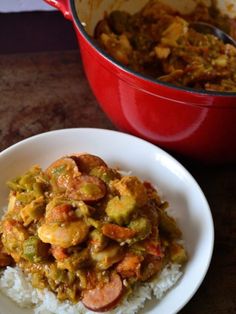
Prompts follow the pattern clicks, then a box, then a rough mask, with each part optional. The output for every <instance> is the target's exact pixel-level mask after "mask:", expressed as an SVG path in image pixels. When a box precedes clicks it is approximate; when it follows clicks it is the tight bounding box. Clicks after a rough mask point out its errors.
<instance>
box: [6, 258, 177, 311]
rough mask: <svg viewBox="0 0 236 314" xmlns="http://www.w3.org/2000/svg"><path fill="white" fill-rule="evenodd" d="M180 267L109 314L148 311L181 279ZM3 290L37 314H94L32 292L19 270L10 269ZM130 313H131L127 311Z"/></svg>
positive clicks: (138, 290)
mask: <svg viewBox="0 0 236 314" xmlns="http://www.w3.org/2000/svg"><path fill="white" fill-rule="evenodd" d="M181 275H182V272H181V271H180V265H177V264H170V265H167V266H166V267H165V268H164V269H163V270H162V272H161V273H160V275H159V276H158V278H156V279H154V280H153V281H151V282H148V283H143V284H141V285H139V286H137V287H136V288H135V289H134V291H133V293H132V295H130V296H129V297H128V298H126V299H124V300H123V301H122V303H121V304H120V305H119V306H118V307H116V308H115V309H114V310H112V311H108V312H106V313H107V314H122V313H129V314H135V313H137V312H138V311H139V310H140V309H141V308H143V307H144V304H145V301H146V300H150V299H151V298H152V297H155V298H156V299H157V301H158V300H160V299H161V298H162V297H163V296H164V295H165V293H166V292H167V291H168V290H169V289H170V288H171V287H173V286H174V285H175V284H176V282H177V281H178V279H179V278H180V277H181ZM0 290H1V291H2V292H3V293H4V294H5V295H7V296H8V297H10V298H11V299H12V300H14V301H15V302H16V303H17V304H19V306H20V307H23V308H32V309H33V310H34V313H35V314H75V313H76V314H91V313H94V312H93V311H90V310H88V309H86V308H85V307H84V306H83V304H82V303H81V302H78V303H77V304H71V303H70V302H68V301H65V302H60V301H59V300H57V298H56V296H55V294H54V293H52V292H50V291H48V290H47V289H45V290H43V291H40V290H38V289H35V288H32V285H31V283H30V280H29V278H27V277H26V276H25V275H24V274H23V272H22V271H21V270H20V269H19V268H18V267H7V268H6V269H5V270H4V271H3V272H2V275H1V278H0ZM127 309H128V310H127Z"/></svg>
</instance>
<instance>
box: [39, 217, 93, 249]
mask: <svg viewBox="0 0 236 314" xmlns="http://www.w3.org/2000/svg"><path fill="white" fill-rule="evenodd" d="M88 232H89V226H87V224H86V223H85V222H84V221H82V220H77V221H72V222H66V223H63V224H59V223H45V224H43V225H42V226H41V227H39V229H38V236H39V238H40V239H41V240H42V241H43V242H45V243H50V244H52V245H55V246H60V247H61V248H64V249H66V248H69V247H70V246H74V245H77V244H79V243H81V242H83V241H84V240H85V239H86V237H87V235H88Z"/></svg>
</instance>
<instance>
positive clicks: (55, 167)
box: [45, 157, 80, 190]
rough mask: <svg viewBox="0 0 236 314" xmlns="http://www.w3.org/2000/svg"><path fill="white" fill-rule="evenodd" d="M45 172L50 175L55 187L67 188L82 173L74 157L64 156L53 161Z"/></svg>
mask: <svg viewBox="0 0 236 314" xmlns="http://www.w3.org/2000/svg"><path fill="white" fill-rule="evenodd" d="M45 173H46V174H47V175H48V176H49V178H50V180H51V183H52V185H53V187H54V189H59V190H66V189H67V188H68V187H69V186H70V184H71V181H72V180H73V179H74V178H75V177H77V176H79V175H80V172H79V170H78V167H77V164H76V162H75V161H74V159H73V158H70V157H63V158H60V159H58V160H56V161H55V162H53V163H52V164H51V165H50V166H49V167H48V168H47V169H46V170H45Z"/></svg>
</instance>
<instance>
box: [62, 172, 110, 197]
mask: <svg viewBox="0 0 236 314" xmlns="http://www.w3.org/2000/svg"><path fill="white" fill-rule="evenodd" d="M106 191H107V188H106V184H105V183H104V182H103V181H102V180H101V179H99V178H97V177H94V176H88V175H81V176H79V177H76V178H75V179H74V180H73V183H72V184H71V186H70V189H68V191H67V194H68V196H69V197H70V198H72V199H74V200H78V201H90V202H93V201H99V200H100V199H102V198H103V197H104V196H105V195H106Z"/></svg>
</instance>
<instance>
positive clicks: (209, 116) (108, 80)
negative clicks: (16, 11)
mask: <svg viewBox="0 0 236 314" xmlns="http://www.w3.org/2000/svg"><path fill="white" fill-rule="evenodd" d="M45 1H46V2H48V3H49V4H51V5H53V6H55V7H56V8H58V9H59V10H61V11H62V13H63V14H64V16H65V17H66V18H68V19H70V20H71V21H72V22H73V24H74V28H75V31H76V34H77V37H78V41H79V44H80V51H81V56H82V60H83V64H84V69H85V72H86V75H87V78H88V81H89V83H90V85H91V88H92V90H93V92H94V94H95V96H96V98H97V100H98V102H99V104H100V105H101V107H102V108H103V110H104V111H105V113H106V114H107V115H108V117H109V118H110V119H111V120H112V122H113V123H114V124H115V125H116V126H117V127H118V128H120V129H121V130H123V131H126V132H129V133H132V134H135V135H137V136H140V137H142V138H144V139H147V140H149V141H151V142H153V143H156V144H158V145H159V146H161V147H163V148H165V149H168V150H171V151H173V152H178V153H180V154H183V155H186V156H190V157H192V158H194V159H198V160H202V161H207V162H232V161H236V93H222V92H209V91H195V90H191V89H189V88H182V87H176V86H174V85H172V84H169V83H164V82H160V81H155V80H152V79H149V78H146V77H144V76H142V75H139V74H137V73H135V72H133V71H132V70H130V69H128V68H126V67H124V66H123V65H121V64H120V63H119V62H116V61H115V60H113V59H112V58H111V57H109V56H108V55H107V54H106V53H105V52H103V51H102V50H101V49H100V48H99V47H98V46H97V44H96V43H95V42H94V40H93V39H92V38H91V37H90V36H89V35H88V33H87V32H86V31H85V29H84V27H83V25H82V24H81V21H80V20H79V18H78V15H77V13H76V4H75V2H76V0H45ZM90 2H91V4H90V9H91V10H97V9H98V6H99V4H98V5H97V6H96V5H94V4H93V3H94V1H87V3H90ZM101 2H102V1H97V3H101ZM80 3H83V1H81V0H78V1H77V6H79V5H80ZM81 5H82V4H81ZM88 5H89V4H88ZM79 10H80V9H78V11H79ZM81 10H82V9H81ZM90 13H91V12H90ZM90 13H89V12H87V18H88V21H89V22H93V24H96V22H97V21H94V20H92V19H89V17H91V16H92V15H91V16H90ZM92 13H93V12H92ZM92 13H91V14H92ZM83 14H85V12H83Z"/></svg>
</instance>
